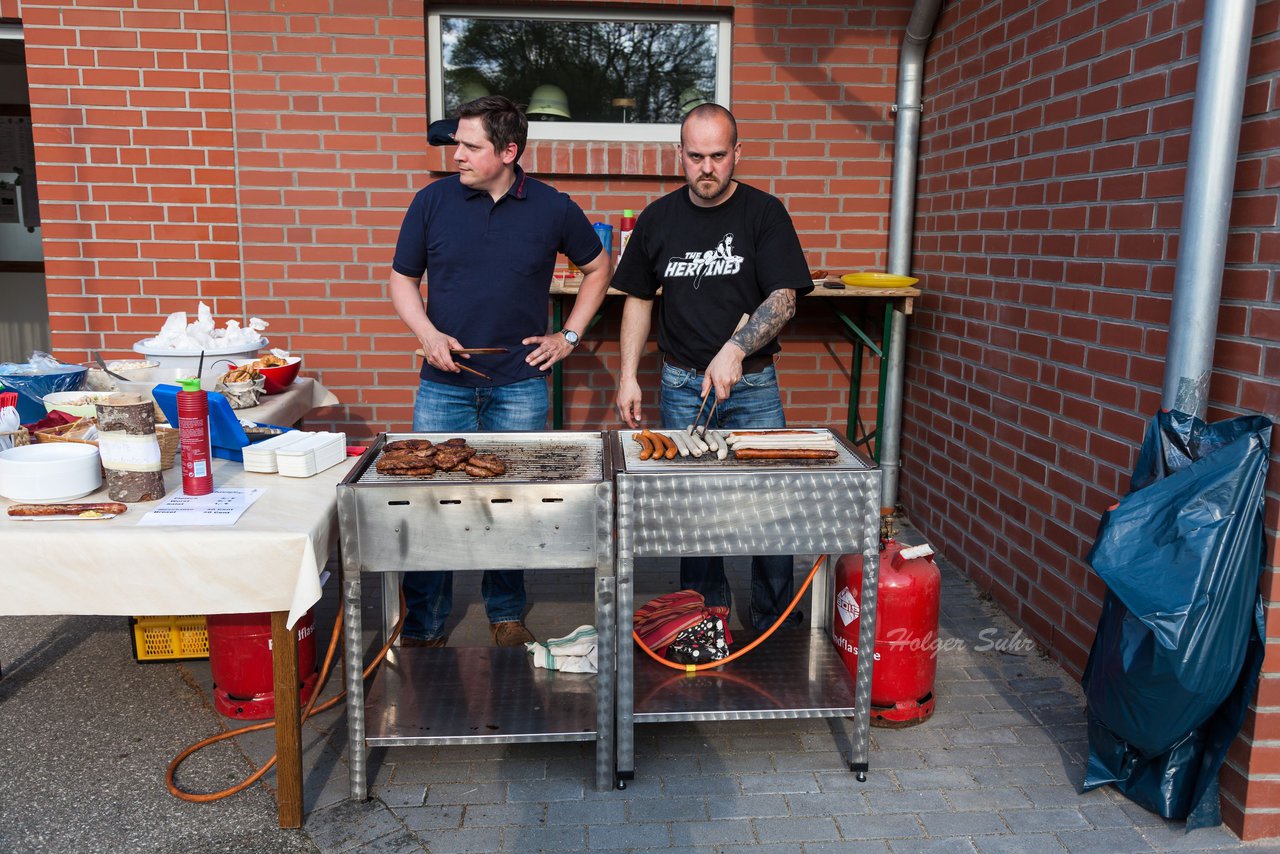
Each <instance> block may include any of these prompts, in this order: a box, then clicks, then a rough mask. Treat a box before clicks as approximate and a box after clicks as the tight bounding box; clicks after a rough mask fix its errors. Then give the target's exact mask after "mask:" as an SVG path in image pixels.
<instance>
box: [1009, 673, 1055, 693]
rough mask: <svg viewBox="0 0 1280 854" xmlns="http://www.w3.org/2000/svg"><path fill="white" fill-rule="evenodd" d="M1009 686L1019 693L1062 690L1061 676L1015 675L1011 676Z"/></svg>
mask: <svg viewBox="0 0 1280 854" xmlns="http://www.w3.org/2000/svg"><path fill="white" fill-rule="evenodd" d="M1009 687H1010V688H1012V689H1013V690H1015V691H1017V692H1018V693H1019V694H1022V695H1027V694H1042V693H1045V692H1047V691H1061V690H1062V687H1063V685H1062V677H1060V676H1022V677H1019V676H1014V677H1010V678H1009Z"/></svg>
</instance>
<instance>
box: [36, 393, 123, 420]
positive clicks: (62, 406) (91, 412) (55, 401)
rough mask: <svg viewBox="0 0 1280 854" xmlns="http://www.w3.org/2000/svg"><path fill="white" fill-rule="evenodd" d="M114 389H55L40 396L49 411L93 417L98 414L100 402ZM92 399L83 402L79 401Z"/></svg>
mask: <svg viewBox="0 0 1280 854" xmlns="http://www.w3.org/2000/svg"><path fill="white" fill-rule="evenodd" d="M113 394H116V392H114V391H55V392H52V393H50V394H46V395H45V396H44V397H42V398H40V399H41V400H42V401H44V408H45V409H46V410H47V411H49V412H55V411H56V412H65V413H67V414H68V415H74V416H75V417H76V418H93V417H95V416H97V414H98V404H99V403H101V402H102V401H103V400H106V399H107V398H108V397H111V395H113ZM86 400H88V401H91V402H89V403H83V402H78V401H86Z"/></svg>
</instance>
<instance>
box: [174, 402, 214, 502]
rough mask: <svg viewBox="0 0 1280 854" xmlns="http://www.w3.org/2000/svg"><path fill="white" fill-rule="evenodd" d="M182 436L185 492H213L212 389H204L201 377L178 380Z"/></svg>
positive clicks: (183, 485)
mask: <svg viewBox="0 0 1280 854" xmlns="http://www.w3.org/2000/svg"><path fill="white" fill-rule="evenodd" d="M178 383H179V384H180V385H181V386H182V391H180V392H178V394H177V398H178V440H179V444H180V445H181V447H182V492H183V494H184V495H208V494H209V493H210V492H213V471H212V469H211V463H212V459H211V458H212V456H213V455H212V452H211V451H210V448H209V393H208V392H205V391H201V390H200V378H199V377H193V378H191V379H183V380H178Z"/></svg>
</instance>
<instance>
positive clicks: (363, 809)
mask: <svg viewBox="0 0 1280 854" xmlns="http://www.w3.org/2000/svg"><path fill="white" fill-rule="evenodd" d="M404 827H405V826H404V825H403V824H402V823H401V822H400V819H399V817H398V816H396V815H395V814H394V813H393V812H392V811H391V810H389V809H387V807H386V806H384V805H383V804H381V803H379V802H377V801H365V802H364V803H359V802H357V801H344V802H343V803H341V804H337V805H335V806H332V807H330V808H328V809H325V810H320V811H317V812H315V813H312V814H311V815H310V816H308V817H307V821H306V831H307V834H308V835H309V836H310V837H311V839H312V841H313V842H315V844H316V845H317V846H318V847H320V848H322V849H323V850H325V851H352V850H356V849H359V848H360V847H361V846H362V845H364V844H365V843H367V842H370V841H372V840H374V839H377V838H379V837H381V836H388V835H390V834H392V833H398V832H400V831H402V830H404Z"/></svg>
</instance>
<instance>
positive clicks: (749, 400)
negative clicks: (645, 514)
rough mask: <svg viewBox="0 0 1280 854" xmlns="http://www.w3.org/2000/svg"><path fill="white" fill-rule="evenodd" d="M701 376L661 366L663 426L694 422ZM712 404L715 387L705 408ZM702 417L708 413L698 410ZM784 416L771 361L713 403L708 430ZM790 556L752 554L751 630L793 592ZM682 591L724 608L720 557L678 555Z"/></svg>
mask: <svg viewBox="0 0 1280 854" xmlns="http://www.w3.org/2000/svg"><path fill="white" fill-rule="evenodd" d="M701 393H702V374H701V373H699V372H698V371H687V370H684V369H682V368H675V367H672V366H671V365H668V364H665V363H664V364H663V366H662V426H663V427H664V428H665V429H667V430H678V429H683V428H687V427H688V426H689V425H690V424H692V423H693V420H694V418H695V417H696V416H697V414H698V407H699V406H701V405H702V399H701V398H700V397H699V395H700V394H701ZM712 403H715V390H714V389H713V390H712V391H711V399H710V400H708V401H707V407H708V408H710V407H711V404H712ZM702 417H703V419H704V420H705V419H706V417H707V414H706V411H705V410H704V411H703V414H702ZM786 426H787V417H786V414H785V413H784V412H783V411H782V396H781V394H780V393H779V392H778V375H777V373H776V372H775V371H774V368H773V366H772V365H769V366H768V367H766V368H765V369H764V370H763V371H760V372H759V373H756V374H745V375H744V376H743V377H742V379H740V380H738V383H737V385H735V386H734V387H733V391H732V393H731V394H730V395H729V399H728V400H725V401H721V402H720V403H719V404H718V405H717V406H716V411H715V414H714V416H713V417H712V423H711V429H715V430H720V429H728V430H759V429H764V428H769V427H786ZM794 564H795V559H794V557H793V556H791V555H756V556H755V557H753V558H751V609H750V613H749V616H750V621H751V626H752V628H755V629H759V630H760V631H763V630H765V629H767V628H769V626H771V625H773V622H774V620H776V619H778V617H779V616H781V615H782V612H783V611H785V610H786V609H787V605H789V604H791V599H792V597H794V596H795V578H794V571H793V570H794ZM680 587H681V589H689V590H696V591H698V592H699V593H701V594H702V596H703V598H704V599H706V600H707V604H708V605H711V606H718V605H723V606H725V607H729V606H730V605H731V604H732V602H733V593H732V591H731V590H730V589H729V580H728V579H727V578H725V574H724V558H722V557H683V558H680ZM803 619H804V615H803V614H801V613H800V612H799V611H792V612H791V616H790V617H789V618H787V622H786V623H785V625H788V626H792V625H796V624H798V623H799V622H800V621H801V620H803Z"/></svg>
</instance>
